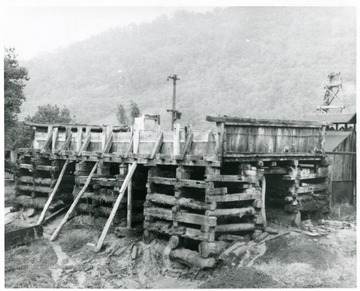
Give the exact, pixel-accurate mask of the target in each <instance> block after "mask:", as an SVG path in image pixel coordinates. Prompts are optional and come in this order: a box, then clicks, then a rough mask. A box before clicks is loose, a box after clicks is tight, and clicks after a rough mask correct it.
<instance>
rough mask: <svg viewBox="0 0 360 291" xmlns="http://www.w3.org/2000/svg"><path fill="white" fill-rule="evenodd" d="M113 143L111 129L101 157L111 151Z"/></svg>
mask: <svg viewBox="0 0 360 291" xmlns="http://www.w3.org/2000/svg"><path fill="white" fill-rule="evenodd" d="M112 143H113V132H112V131H111V132H110V133H109V136H108V137H107V141H106V144H105V147H104V150H103V151H102V153H101V157H104V154H105V153H108V152H109V151H110V149H111V146H112Z"/></svg>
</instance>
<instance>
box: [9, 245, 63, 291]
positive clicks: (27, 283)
mask: <svg viewBox="0 0 360 291" xmlns="http://www.w3.org/2000/svg"><path fill="white" fill-rule="evenodd" d="M56 262H57V257H56V254H55V252H54V250H53V249H52V247H51V245H50V243H49V242H48V241H47V240H46V239H45V238H41V239H38V240H36V241H34V242H33V243H32V244H31V245H28V246H20V247H17V248H14V249H11V250H8V251H6V252H5V275H6V276H5V287H7V288H54V287H55V282H54V281H53V280H52V278H51V270H50V269H51V268H55V267H56Z"/></svg>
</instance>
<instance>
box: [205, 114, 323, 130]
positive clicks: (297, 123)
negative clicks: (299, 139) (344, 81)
mask: <svg viewBox="0 0 360 291" xmlns="http://www.w3.org/2000/svg"><path fill="white" fill-rule="evenodd" d="M206 121H210V122H222V123H227V124H228V123H233V124H237V125H244V124H246V125H250V126H251V125H253V126H278V127H316V128H319V127H321V126H323V125H327V123H326V122H321V121H304V120H283V119H254V118H239V117H213V116H206Z"/></svg>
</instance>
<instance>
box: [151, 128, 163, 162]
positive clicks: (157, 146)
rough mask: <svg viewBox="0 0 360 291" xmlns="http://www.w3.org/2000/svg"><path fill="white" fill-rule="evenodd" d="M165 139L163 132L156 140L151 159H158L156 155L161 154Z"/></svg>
mask: <svg viewBox="0 0 360 291" xmlns="http://www.w3.org/2000/svg"><path fill="white" fill-rule="evenodd" d="M163 138H164V134H163V132H160V134H159V136H158V137H157V139H156V142H155V145H154V147H153V149H152V151H151V154H150V159H154V158H155V157H156V154H157V153H159V151H160V148H161V146H162V143H163Z"/></svg>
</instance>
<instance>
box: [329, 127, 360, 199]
mask: <svg viewBox="0 0 360 291" xmlns="http://www.w3.org/2000/svg"><path fill="white" fill-rule="evenodd" d="M334 152H344V153H345V154H330V153H329V155H330V157H331V158H332V165H331V168H330V169H331V182H332V203H333V204H337V203H350V204H353V205H355V203H356V202H355V195H356V154H350V153H355V152H356V132H355V130H353V132H352V133H351V134H350V135H349V136H348V137H347V138H346V139H345V140H343V141H342V142H341V143H340V144H339V145H338V146H337V147H336V148H335V149H334ZM346 153H347V154H346Z"/></svg>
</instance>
